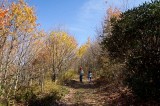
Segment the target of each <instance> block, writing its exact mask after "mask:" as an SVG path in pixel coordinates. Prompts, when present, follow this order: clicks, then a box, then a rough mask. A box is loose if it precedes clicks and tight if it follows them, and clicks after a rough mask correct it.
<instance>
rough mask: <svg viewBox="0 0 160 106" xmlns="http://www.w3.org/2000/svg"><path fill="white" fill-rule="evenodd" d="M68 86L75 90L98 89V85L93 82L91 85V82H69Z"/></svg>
mask: <svg viewBox="0 0 160 106" xmlns="http://www.w3.org/2000/svg"><path fill="white" fill-rule="evenodd" d="M66 86H68V87H70V88H74V89H80V88H83V89H95V88H96V87H97V85H96V84H95V82H94V81H92V82H91V83H89V82H82V83H81V82H79V81H76V80H71V81H70V82H68V83H67V84H66Z"/></svg>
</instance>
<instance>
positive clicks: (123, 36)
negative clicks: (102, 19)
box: [102, 0, 160, 99]
mask: <svg viewBox="0 0 160 106" xmlns="http://www.w3.org/2000/svg"><path fill="white" fill-rule="evenodd" d="M111 21H112V22H111V23H112V26H113V27H112V31H111V32H112V34H111V36H106V37H104V38H103V42H102V45H103V47H104V48H105V49H107V50H108V52H109V56H110V58H111V59H115V60H117V61H119V62H124V63H126V70H125V71H124V74H125V76H126V78H125V81H124V82H125V84H127V85H128V86H129V87H130V88H132V90H133V92H134V93H135V94H137V95H138V96H139V97H143V98H144V97H145V98H154V99H155V98H159V97H160V1H159V0H155V1H152V2H151V3H144V4H143V5H140V6H139V7H137V8H133V9H131V10H128V11H126V12H124V13H122V14H121V16H120V19H119V20H115V19H113V20H111Z"/></svg>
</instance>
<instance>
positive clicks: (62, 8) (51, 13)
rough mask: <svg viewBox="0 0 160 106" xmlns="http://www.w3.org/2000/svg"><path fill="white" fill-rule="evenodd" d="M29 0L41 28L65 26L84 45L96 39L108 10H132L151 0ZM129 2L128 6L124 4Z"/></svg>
mask: <svg viewBox="0 0 160 106" xmlns="http://www.w3.org/2000/svg"><path fill="white" fill-rule="evenodd" d="M106 1H107V0H47V1H46V0H27V2H28V3H29V5H31V6H33V7H35V10H36V14H37V18H38V23H40V28H41V29H44V30H45V31H51V30H52V29H54V28H55V27H56V26H63V27H64V28H65V29H66V30H68V31H69V32H70V33H71V34H72V35H74V36H75V38H76V39H77V40H78V43H79V44H80V45H81V44H84V43H85V42H86V41H87V38H88V37H89V36H90V37H91V38H93V37H94V35H95V34H96V28H100V26H101V23H102V22H103V20H104V16H105V13H106V8H108V7H110V6H117V7H119V8H121V9H122V10H124V8H122V7H124V6H126V5H127V7H129V8H132V7H133V6H138V5H139V4H142V3H143V2H145V1H150V0H108V1H107V3H106ZM123 1H128V3H127V4H124V3H122V2H123Z"/></svg>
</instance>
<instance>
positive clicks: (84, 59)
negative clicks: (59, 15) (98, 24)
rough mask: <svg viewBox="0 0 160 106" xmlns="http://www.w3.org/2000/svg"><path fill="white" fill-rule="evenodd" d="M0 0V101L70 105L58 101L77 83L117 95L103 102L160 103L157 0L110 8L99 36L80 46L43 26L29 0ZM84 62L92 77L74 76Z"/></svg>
mask: <svg viewBox="0 0 160 106" xmlns="http://www.w3.org/2000/svg"><path fill="white" fill-rule="evenodd" d="M0 3H1V4H0V106H1V105H2V106H6V105H9V106H10V105H15V106H18V105H29V106H52V105H55V106H57V105H58V104H59V105H62V106H66V105H67V104H63V103H59V101H62V100H63V98H64V97H65V95H67V94H70V93H69V92H70V90H71V88H74V89H75V88H76V87H77V88H76V89H80V88H83V89H84V88H86V89H87V90H86V91H84V92H85V93H88V92H89V91H88V89H89V90H90V89H94V88H95V89H96V90H97V89H98V91H97V92H98V94H99V93H100V92H101V91H102V90H101V89H103V91H105V93H107V95H108V96H106V97H107V98H112V97H111V96H113V94H114V95H116V96H115V97H113V98H112V99H111V100H109V99H105V100H106V103H105V104H101V103H100V104H99V105H104V106H105V105H159V104H160V103H159V100H160V12H159V11H160V1H159V0H154V1H151V2H150V3H147V2H146V3H144V4H142V5H140V6H138V7H135V8H133V9H128V10H126V11H124V12H122V11H120V9H118V8H112V7H110V8H108V9H106V11H107V14H106V17H105V20H104V23H103V26H102V29H100V30H99V31H97V37H96V40H94V41H93V40H92V39H90V38H88V41H87V42H86V43H85V44H83V45H80V46H79V45H78V42H77V41H76V39H75V38H74V36H73V35H72V34H70V33H69V32H67V31H65V29H63V28H57V29H53V30H52V31H51V32H45V31H43V30H39V29H38V24H37V23H36V20H37V18H38V17H37V16H36V13H35V11H34V8H33V7H30V6H29V5H28V4H27V3H26V2H25V1H23V0H19V1H16V2H0ZM80 67H83V70H84V73H85V74H87V72H88V70H90V71H92V73H93V77H94V80H93V83H91V84H88V83H86V82H84V84H80V83H79V82H76V81H77V79H78V77H79V76H78V70H79V68H80ZM75 79H76V80H75ZM68 86H70V87H71V88H68ZM78 87H79V88H78ZM99 89H100V91H99ZM76 91H77V92H78V90H72V91H71V92H72V93H73V92H75V93H76ZM79 92H82V91H80V90H79ZM93 92H94V91H93ZM85 93H84V95H85ZM75 95H78V94H75ZM72 96H73V95H72ZM76 98H78V97H76ZM61 99H62V100H61ZM72 99H73V98H72ZM72 105H75V106H77V105H79V106H83V105H84V106H87V104H72ZM88 105H89V104H88ZM92 105H95V104H92ZM92 105H91V106H92Z"/></svg>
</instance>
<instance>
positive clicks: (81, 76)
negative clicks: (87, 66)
mask: <svg viewBox="0 0 160 106" xmlns="http://www.w3.org/2000/svg"><path fill="white" fill-rule="evenodd" d="M79 74H80V76H79V79H80V82H83V81H82V79H83V74H84V71H83V69H82V67H80V72H79Z"/></svg>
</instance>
